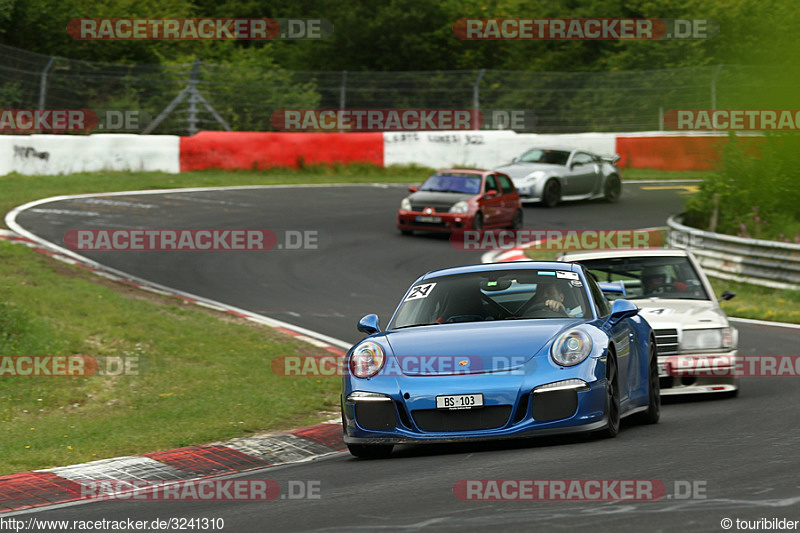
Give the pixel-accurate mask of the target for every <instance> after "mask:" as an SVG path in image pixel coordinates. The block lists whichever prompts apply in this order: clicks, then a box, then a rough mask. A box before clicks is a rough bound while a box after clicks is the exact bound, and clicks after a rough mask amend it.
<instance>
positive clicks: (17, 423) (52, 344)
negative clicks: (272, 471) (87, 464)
mask: <svg viewBox="0 0 800 533" xmlns="http://www.w3.org/2000/svg"><path fill="white" fill-rule="evenodd" d="M0 280H2V281H0V302H2V303H0V354H2V355H4V356H13V355H69V354H83V355H91V356H95V357H97V356H124V357H137V358H138V360H139V363H140V365H139V366H140V371H139V374H140V375H138V376H117V377H108V376H93V377H54V376H51V377H22V376H3V377H0V384H1V385H0V390H2V392H1V393H0V435H2V436H1V437H0V474H8V473H13V472H19V471H25V470H29V469H34V468H45V467H52V466H58V465H65V464H72V463H79V462H84V461H90V460H94V459H101V458H106V457H115V456H120V455H126V454H136V453H146V452H152V451H156V450H161V449H170V448H175V447H180V446H187V445H196V444H204V443H208V442H212V441H216V440H222V439H229V438H232V437H237V436H243V435H250V434H253V433H256V432H263V431H267V430H277V429H289V428H291V427H297V426H300V425H304V424H309V423H315V422H319V421H320V420H321V419H322V418H323V416H322V415H321V414H320V413H321V412H323V411H328V412H329V411H336V410H338V392H339V388H340V378H336V377H319V378H318V377H281V376H277V375H275V374H274V373H273V372H272V371H271V368H270V361H271V360H272V359H273V358H274V357H276V356H281V355H291V354H314V353H317V354H319V353H322V354H324V353H326V352H324V351H320V349H319V348H315V347H313V346H311V345H308V344H305V343H301V342H299V341H296V340H294V338H292V337H290V336H288V335H284V334H281V333H279V332H276V331H275V330H273V329H272V328H267V327H260V326H255V325H252V324H250V323H248V322H246V321H244V320H239V319H234V318H230V317H228V316H227V315H222V314H219V313H214V312H210V311H205V310H201V309H200V308H198V307H196V306H191V305H187V304H184V303H182V302H181V301H180V300H177V299H173V298H166V297H159V296H154V295H150V294H149V293H145V292H143V291H139V290H136V289H131V288H126V287H123V286H120V285H116V284H113V283H111V282H109V281H106V280H104V279H103V278H99V277H97V276H94V275H92V274H90V273H88V272H86V271H83V270H80V269H77V268H74V267H70V266H67V265H63V264H61V263H59V262H57V261H54V260H52V259H50V258H48V257H46V256H44V255H41V254H38V253H36V252H34V251H32V250H30V249H28V248H26V247H23V246H19V245H13V244H10V243H7V242H2V241H0Z"/></svg>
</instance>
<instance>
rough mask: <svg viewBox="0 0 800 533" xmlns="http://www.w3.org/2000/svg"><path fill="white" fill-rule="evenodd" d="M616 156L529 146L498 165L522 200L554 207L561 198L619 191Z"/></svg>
mask: <svg viewBox="0 0 800 533" xmlns="http://www.w3.org/2000/svg"><path fill="white" fill-rule="evenodd" d="M617 161H619V156H618V155H616V154H614V155H608V156H601V155H597V154H593V153H591V152H587V151H586V150H578V149H574V148H532V149H531V150H528V151H527V152H525V153H524V154H522V155H521V156H520V157H515V158H514V160H513V161H512V162H511V164H508V165H504V166H501V167H497V168H496V169H495V170H499V171H501V172H504V173H505V174H508V175H509V176H511V179H512V180H514V184H515V185H516V186H517V191H518V192H519V196H520V200H522V202H537V201H541V202H542V203H543V204H544V205H546V206H547V207H554V206H555V205H556V204H558V203H559V202H560V201H562V200H588V199H592V198H605V199H606V200H608V201H609V202H616V201H617V200H619V197H620V195H621V194H622V183H621V182H620V171H619V167H617V165H616V162H617Z"/></svg>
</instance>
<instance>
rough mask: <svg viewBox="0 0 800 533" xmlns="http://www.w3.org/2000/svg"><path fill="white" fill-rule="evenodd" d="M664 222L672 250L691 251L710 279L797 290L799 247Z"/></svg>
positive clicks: (678, 220) (677, 218)
mask: <svg viewBox="0 0 800 533" xmlns="http://www.w3.org/2000/svg"><path fill="white" fill-rule="evenodd" d="M681 222H682V215H675V216H672V217H670V218H669V220H667V226H668V227H669V235H668V237H667V240H668V242H669V244H670V246H671V247H673V248H682V249H685V250H689V251H691V252H692V253H693V254H694V255H695V256H696V257H697V260H698V261H699V262H700V264H701V265H702V267H703V268H704V269H705V270H706V273H707V274H708V275H710V276H714V277H718V278H722V279H729V280H733V281H743V282H746V283H752V284H755V285H761V286H763V287H772V288H776V289H794V290H800V245H798V244H790V243H785V242H777V241H762V240H757V239H743V238H741V237H733V236H731V235H722V234H720V233H711V232H708V231H702V230H699V229H695V228H690V227H689V226H684V225H683V224H681Z"/></svg>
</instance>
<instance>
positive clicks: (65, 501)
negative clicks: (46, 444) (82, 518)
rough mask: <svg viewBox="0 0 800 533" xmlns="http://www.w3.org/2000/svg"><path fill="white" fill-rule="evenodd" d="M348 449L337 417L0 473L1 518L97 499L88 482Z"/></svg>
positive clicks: (227, 470)
mask: <svg viewBox="0 0 800 533" xmlns="http://www.w3.org/2000/svg"><path fill="white" fill-rule="evenodd" d="M344 449H346V446H345V445H344V443H343V441H342V425H341V422H340V421H339V420H332V421H330V422H326V423H322V424H316V425H314V426H307V427H303V428H299V429H295V430H292V431H289V432H288V433H280V434H273V435H264V436H260V437H243V438H238V439H233V440H231V441H228V442H222V443H216V444H208V445H204V446H189V447H186V448H178V449H175V450H167V451H161V452H154V453H148V454H144V455H135V456H128V457H116V458H113V459H103V460H100V461H92V462H90V463H83V464H78V465H71V466H63V467H58V468H49V469H45V470H34V471H33V472H24V473H21V474H12V475H10V476H2V477H0V516H11V515H14V514H17V513H20V512H25V511H29V510H31V509H35V508H37V507H44V506H56V505H69V504H76V503H80V502H89V501H93V500H90V499H86V497H85V496H84V491H85V488H84V485H85V484H86V483H96V482H100V481H104V480H109V481H116V480H126V481H131V482H132V481H142V482H150V483H153V482H159V483H164V482H167V483H168V482H172V481H189V480H200V479H208V478H214V477H220V476H229V475H232V474H238V473H242V472H247V471H252V470H259V469H262V468H268V467H271V466H277V465H282V464H288V463H296V462H300V461H309V460H312V459H314V458H317V457H321V456H323V455H327V454H330V453H336V452H340V451H343V450H344Z"/></svg>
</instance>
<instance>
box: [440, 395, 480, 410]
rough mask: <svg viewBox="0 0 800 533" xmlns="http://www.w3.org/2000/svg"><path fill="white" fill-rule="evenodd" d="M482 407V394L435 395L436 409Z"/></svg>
mask: <svg viewBox="0 0 800 533" xmlns="http://www.w3.org/2000/svg"><path fill="white" fill-rule="evenodd" d="M473 407H483V394H455V395H452V396H437V397H436V408H437V409H472V408H473Z"/></svg>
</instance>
